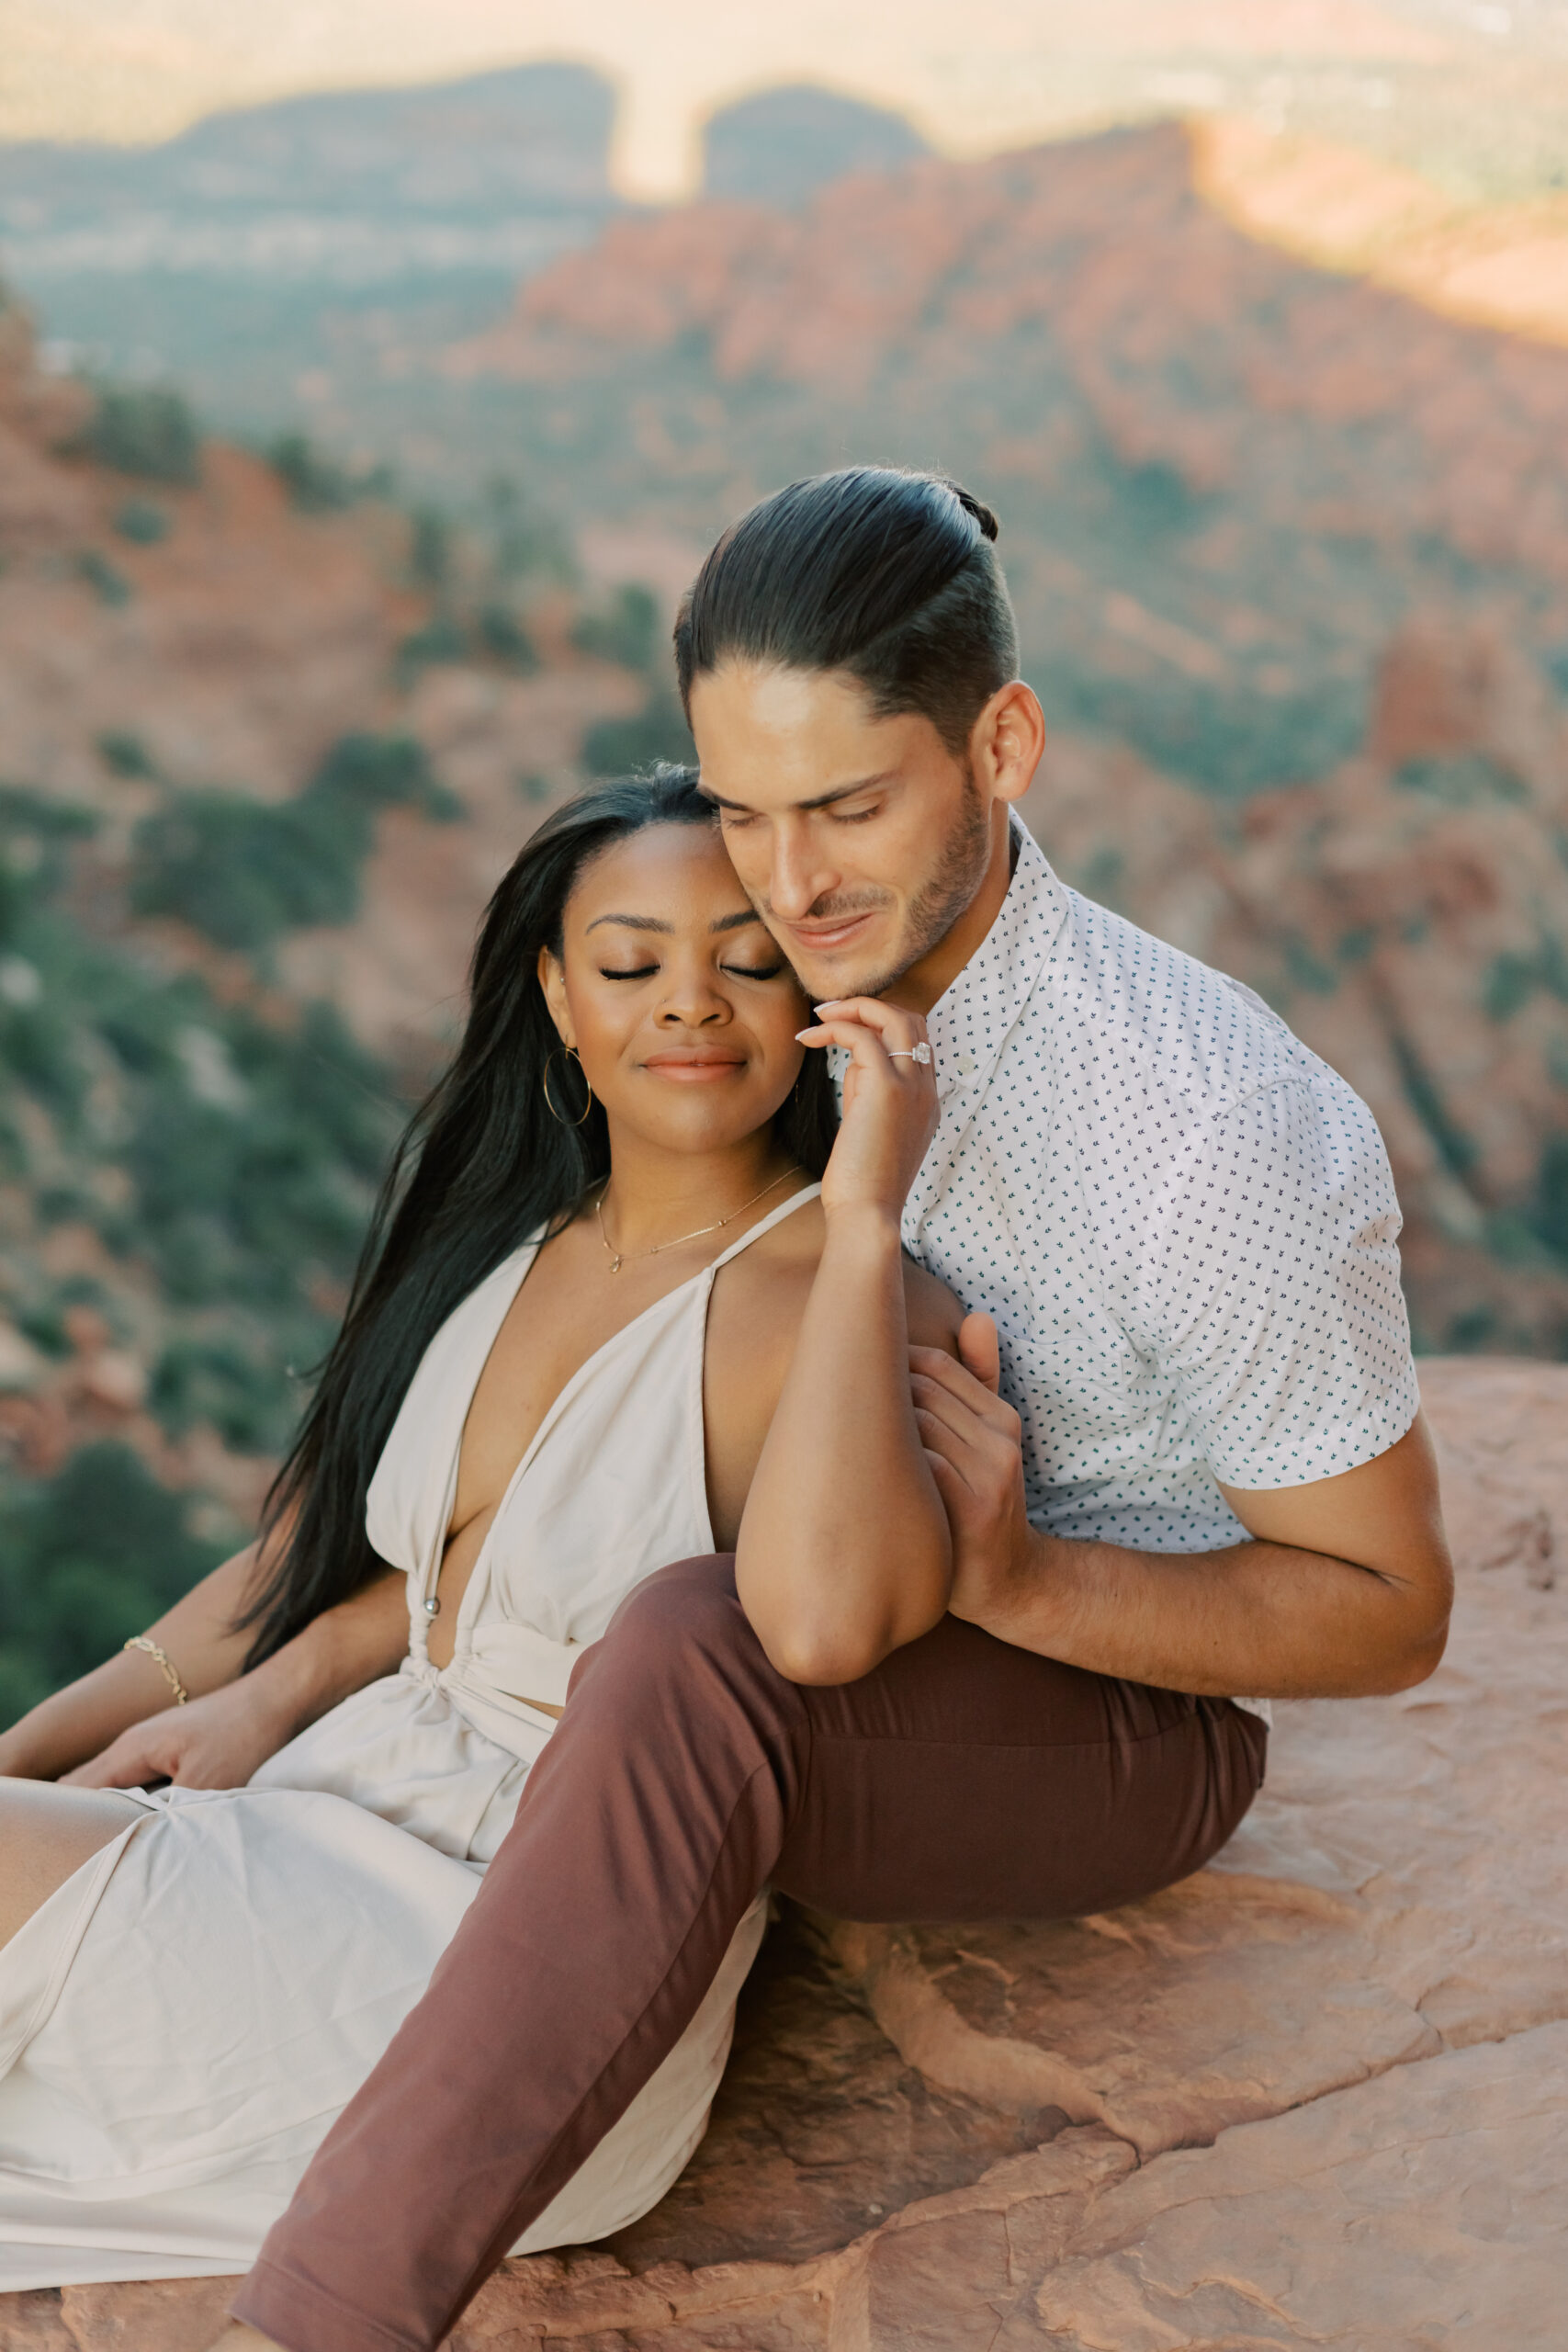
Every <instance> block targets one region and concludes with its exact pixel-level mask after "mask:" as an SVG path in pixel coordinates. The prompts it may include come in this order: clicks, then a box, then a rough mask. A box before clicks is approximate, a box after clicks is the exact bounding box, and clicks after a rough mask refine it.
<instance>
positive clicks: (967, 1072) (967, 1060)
mask: <svg viewBox="0 0 1568 2352" xmlns="http://www.w3.org/2000/svg"><path fill="white" fill-rule="evenodd" d="M958 1075H959V1077H960V1078H973V1077H974V1075H975V1057H974V1055H973V1054H960V1055H959V1057H958Z"/></svg>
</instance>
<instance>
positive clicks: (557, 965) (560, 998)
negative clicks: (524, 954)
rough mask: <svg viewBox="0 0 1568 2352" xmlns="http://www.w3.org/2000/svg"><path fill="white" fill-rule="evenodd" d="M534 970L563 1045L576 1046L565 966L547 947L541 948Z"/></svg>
mask: <svg viewBox="0 0 1568 2352" xmlns="http://www.w3.org/2000/svg"><path fill="white" fill-rule="evenodd" d="M534 968H535V970H536V972H537V973H538V975H539V986H540V987H541V988H542V989H543V990H544V992H545V1002H546V1004H547V1007H548V1008H549V1015H550V1019H551V1020H552V1021H553V1022H554V1023H555V1024H556V1031H557V1034H558V1036H559V1038H560V1041H561V1044H562V1045H563V1046H571V1045H575V1044H576V1042H577V1041H576V1039H575V1038H574V1037H573V1035H572V1034H571V1014H570V1011H569V1009H568V1006H567V1001H566V967H565V965H564V964H563V963H562V962H561V960H560V957H559V956H552V955H551V953H550V951H549V949H548V948H547V947H541V948H540V950H539V960H538V962H537V964H536V966H535V967H534Z"/></svg>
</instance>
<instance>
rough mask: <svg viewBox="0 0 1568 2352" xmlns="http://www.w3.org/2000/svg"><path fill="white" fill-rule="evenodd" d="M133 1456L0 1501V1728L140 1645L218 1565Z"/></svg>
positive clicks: (106, 1457)
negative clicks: (124, 1647)
mask: <svg viewBox="0 0 1568 2352" xmlns="http://www.w3.org/2000/svg"><path fill="white" fill-rule="evenodd" d="M193 1516H195V1514H194V1513H193V1510H192V1508H191V1505H190V1502H189V1500H188V1498H186V1497H184V1496H180V1495H173V1494H170V1493H169V1491H168V1489H167V1488H166V1487H161V1486H160V1485H159V1484H158V1482H157V1480H156V1479H155V1478H153V1477H152V1475H151V1473H150V1472H149V1471H148V1470H146V1469H145V1468H144V1467H143V1465H142V1464H141V1462H140V1461H139V1460H138V1459H137V1457H136V1455H135V1454H134V1453H131V1452H130V1449H129V1448H128V1447H125V1446H122V1445H115V1444H99V1445H88V1446H84V1447H83V1448H82V1449H81V1450H80V1452H78V1453H73V1455H72V1456H71V1459H70V1460H69V1461H68V1462H67V1463H66V1464H64V1466H63V1467H62V1469H60V1470H59V1471H57V1472H56V1473H55V1475H54V1476H53V1477H52V1478H48V1479H37V1480H33V1481H29V1482H27V1483H19V1484H16V1485H13V1486H12V1487H9V1488H8V1489H7V1490H6V1492H5V1493H4V1494H0V1723H9V1722H11V1721H13V1720H14V1718H15V1717H16V1716H17V1715H19V1714H21V1713H24V1712H25V1710H26V1709H27V1708H28V1707H30V1706H33V1705H35V1704H36V1702H38V1701H39V1699H42V1698H45V1697H47V1695H48V1693H49V1692H50V1691H53V1690H56V1689H58V1687H59V1686H60V1684H61V1683H62V1682H69V1681H71V1680H73V1679H74V1677H75V1676H77V1675H78V1674H85V1672H86V1671H87V1669H88V1668H89V1667H94V1666H96V1665H97V1664H98V1663H99V1661H100V1660H101V1659H102V1658H104V1657H108V1656H111V1655H112V1654H113V1652H114V1651H115V1650H116V1649H118V1647H119V1645H120V1644H121V1643H122V1642H124V1641H125V1640H126V1639H127V1638H128V1637H129V1636H130V1634H140V1633H141V1631H142V1630H143V1628H144V1627H145V1626H147V1625H148V1624H150V1623H152V1620H153V1619H154V1618H156V1617H160V1616H161V1615H162V1614H163V1612H164V1610H165V1609H167V1608H168V1607H169V1605H170V1603H171V1602H172V1601H175V1600H178V1599H179V1597H180V1595H181V1593H183V1592H186V1591H188V1589H189V1588H190V1587H191V1586H192V1585H193V1584H194V1583H195V1582H196V1580H197V1577H202V1576H205V1575H206V1574H207V1572H208V1570H209V1568H211V1567H215V1566H217V1564H218V1562H219V1560H220V1558H221V1557H222V1556H223V1553H224V1550H225V1548H226V1547H225V1546H224V1544H222V1543H220V1542H219V1543H214V1542H212V1541H211V1540H206V1541H204V1540H203V1538H202V1537H201V1536H200V1535H199V1534H197V1532H194V1530H193V1527H192V1523H191V1522H192V1519H193Z"/></svg>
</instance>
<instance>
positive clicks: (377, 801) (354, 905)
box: [131, 735, 461, 950]
mask: <svg viewBox="0 0 1568 2352" xmlns="http://www.w3.org/2000/svg"><path fill="white" fill-rule="evenodd" d="M391 808H403V809H417V810H419V811H420V813H421V814H422V815H423V816H426V817H432V818H435V819H438V820H443V821H449V820H452V819H454V818H456V817H457V816H458V815H460V813H461V810H460V806H459V804H458V802H457V800H456V799H454V797H452V795H451V794H450V793H448V792H447V791H446V788H445V786H442V785H440V784H438V783H437V782H436V780H435V777H434V775H433V774H432V772H431V768H430V763H429V760H428V758H427V757H426V754H425V752H424V749H423V745H422V744H420V743H418V742H416V741H414V740H413V738H412V736H406V735H388V736H375V735H345V736H344V738H343V740H342V741H340V742H339V743H337V744H336V745H335V746H334V747H333V750H332V751H331V752H329V753H328V754H327V757H326V759H325V760H324V761H323V762H322V763H321V767H320V768H319V769H318V770H317V772H316V774H315V775H313V776H312V777H311V779H310V783H309V784H308V785H307V786H305V789H304V790H303V792H301V793H299V795H298V796H297V797H295V798H294V799H293V800H289V801H285V802H284V803H283V804H282V806H281V807H275V806H268V805H267V804H266V803H265V802H262V801H256V800H250V799H246V798H243V797H241V796H240V795H239V794H236V793H227V792H192V793H185V794H182V795H180V796H178V797H176V798H175V799H173V800H172V801H171V802H170V805H169V806H168V808H167V809H162V810H160V811H159V813H158V814H157V815H156V816H153V817H149V818H147V819H146V820H144V821H143V823H142V824H141V826H140V827H139V828H138V831H137V835H136V843H135V859H134V865H133V871H132V879H131V901H132V904H133V906H134V907H135V909H136V910H137V912H138V913H140V914H150V915H177V916H178V917H179V918H180V919H181V921H182V922H188V923H190V924H192V925H194V927H195V928H196V929H197V931H200V932H202V933H205V934H206V936H207V937H208V938H209V939H211V940H215V941H216V942H217V943H218V944H219V945H220V946H223V947H238V948H245V949H250V950H254V949H257V948H261V947H266V946H269V945H270V944H272V942H273V941H274V940H276V939H278V938H280V937H281V936H282V935H283V933H285V932H288V931H291V930H295V929H298V928H299V926H300V925H302V924H306V923H323V922H349V921H350V920H351V919H352V918H353V916H354V915H355V913H356V912H357V911H358V907H359V885H360V871H361V868H362V866H363V865H364V863H365V859H366V857H367V855H368V854H369V851H370V847H371V843H372V842H373V840H374V836H375V823H376V818H377V816H378V812H379V811H380V810H381V809H391Z"/></svg>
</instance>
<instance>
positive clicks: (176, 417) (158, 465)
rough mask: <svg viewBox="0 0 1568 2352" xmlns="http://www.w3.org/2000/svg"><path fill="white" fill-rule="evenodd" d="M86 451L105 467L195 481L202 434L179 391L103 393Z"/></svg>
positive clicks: (108, 389)
mask: <svg viewBox="0 0 1568 2352" xmlns="http://www.w3.org/2000/svg"><path fill="white" fill-rule="evenodd" d="M85 447H86V448H87V449H88V450H90V451H91V453H92V455H93V456H94V457H95V458H97V460H98V462H99V463H100V465H105V466H112V467H113V468H114V469H115V470H116V472H117V473H122V474H144V475H146V476H147V478H148V479H149V480H150V481H170V482H193V481H195V480H196V479H197V472H198V471H199V469H200V459H201V434H200V431H199V429H198V427H197V422H196V419H195V417H194V416H193V415H192V413H191V412H190V409H189V408H188V407H187V405H186V402H185V401H183V400H182V399H181V398H180V396H179V394H178V392H170V391H160V390H151V389H147V390H141V389H130V388H124V389H118V388H115V387H111V386H104V387H102V388H100V390H99V391H98V395H97V405H96V409H95V411H94V413H93V417H92V421H91V423H90V424H88V426H87V430H86V434H85Z"/></svg>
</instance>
